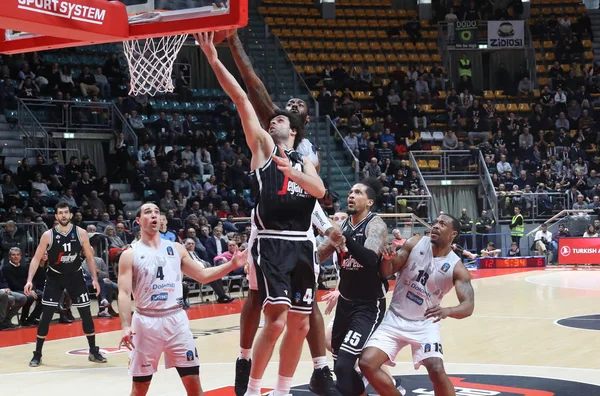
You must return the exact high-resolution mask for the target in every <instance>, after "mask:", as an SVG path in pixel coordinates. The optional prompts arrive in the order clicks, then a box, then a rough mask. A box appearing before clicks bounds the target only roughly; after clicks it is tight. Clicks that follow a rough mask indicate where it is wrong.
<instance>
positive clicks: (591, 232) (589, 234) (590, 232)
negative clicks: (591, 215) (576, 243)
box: [583, 224, 598, 238]
mask: <svg viewBox="0 0 600 396" xmlns="http://www.w3.org/2000/svg"><path fill="white" fill-rule="evenodd" d="M583 237H584V238H596V237H598V232H597V231H596V228H595V227H594V225H593V224H590V225H589V226H588V227H587V230H586V231H585V232H584V233H583Z"/></svg>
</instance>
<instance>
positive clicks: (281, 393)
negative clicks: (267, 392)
mask: <svg viewBox="0 0 600 396" xmlns="http://www.w3.org/2000/svg"><path fill="white" fill-rule="evenodd" d="M293 379H294V378H293V377H284V376H282V375H280V376H278V377H277V385H276V386H275V390H274V391H273V396H286V395H289V394H290V388H291V387H292V380H293Z"/></svg>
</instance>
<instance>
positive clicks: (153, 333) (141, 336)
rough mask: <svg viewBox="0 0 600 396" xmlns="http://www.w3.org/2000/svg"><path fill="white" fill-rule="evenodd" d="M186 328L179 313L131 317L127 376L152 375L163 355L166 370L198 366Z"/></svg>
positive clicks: (196, 355)
mask: <svg viewBox="0 0 600 396" xmlns="http://www.w3.org/2000/svg"><path fill="white" fill-rule="evenodd" d="M189 324H190V321H189V320H188V317H187V314H186V313H185V311H184V310H183V309H182V310H178V311H175V312H174V313H172V314H167V315H165V316H160V317H154V316H144V315H140V314H139V313H136V314H134V315H133V319H132V321H131V328H132V329H133V330H134V331H135V335H134V336H133V344H134V345H135V348H134V349H133V350H132V351H131V352H130V353H129V375H131V376H133V377H144V376H147V375H152V374H154V373H155V372H156V370H157V369H158V361H159V360H160V356H161V355H162V353H163V352H164V353H165V368H167V369H169V368H172V367H195V366H199V365H200V361H199V359H198V351H197V350H196V343H195V342H194V337H193V335H192V332H191V331H190V326H189Z"/></svg>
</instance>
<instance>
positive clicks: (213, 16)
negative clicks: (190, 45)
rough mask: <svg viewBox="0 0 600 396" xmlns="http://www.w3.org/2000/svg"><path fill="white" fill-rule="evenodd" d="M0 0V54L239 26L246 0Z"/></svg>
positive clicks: (245, 15) (243, 21) (244, 20)
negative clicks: (0, 0)
mask: <svg viewBox="0 0 600 396" xmlns="http://www.w3.org/2000/svg"><path fill="white" fill-rule="evenodd" d="M213 1H214V0H121V1H108V0H2V7H0V26H2V29H5V30H2V29H0V53H4V54H16V53H23V52H31V51H41V50H47V49H56V48H66V47H76V46H83V45H90V44H102V43H109V42H121V41H128V40H138V39H143V38H153V37H163V36H174V35H181V34H191V33H196V32H200V31H209V30H221V29H230V28H237V27H243V26H245V25H246V23H247V21H248V0H222V2H221V1H219V0H217V1H216V4H214V3H213Z"/></svg>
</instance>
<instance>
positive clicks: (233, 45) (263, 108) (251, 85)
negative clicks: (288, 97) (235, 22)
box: [227, 30, 278, 127]
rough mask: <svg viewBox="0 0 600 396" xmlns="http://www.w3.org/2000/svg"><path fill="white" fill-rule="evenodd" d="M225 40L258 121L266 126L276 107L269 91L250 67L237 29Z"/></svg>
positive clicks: (250, 63)
mask: <svg viewBox="0 0 600 396" xmlns="http://www.w3.org/2000/svg"><path fill="white" fill-rule="evenodd" d="M227 40H228V42H229V48H230V49H231V53H232V54H233V59H234V60H235V64H236V65H237V68H238V70H239V71H240V74H241V75H242V79H243V80H244V84H246V89H247V90H248V97H249V98H250V103H252V107H254V109H255V110H256V113H257V114H258V118H259V120H260V122H261V123H262V124H263V125H264V126H265V127H266V126H267V124H268V123H269V120H270V119H271V116H272V115H273V113H274V112H275V111H276V110H277V109H278V107H277V106H275V104H274V103H273V101H272V100H271V96H269V92H268V91H267V88H266V87H265V84H264V83H263V82H262V80H261V79H260V78H258V76H257V75H256V72H255V71H254V68H253V67H252V62H250V58H248V55H246V51H245V50H244V45H243V44H242V40H240V37H239V36H238V34H237V30H236V31H234V32H233V34H231V35H230V36H229V37H228V38H227Z"/></svg>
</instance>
